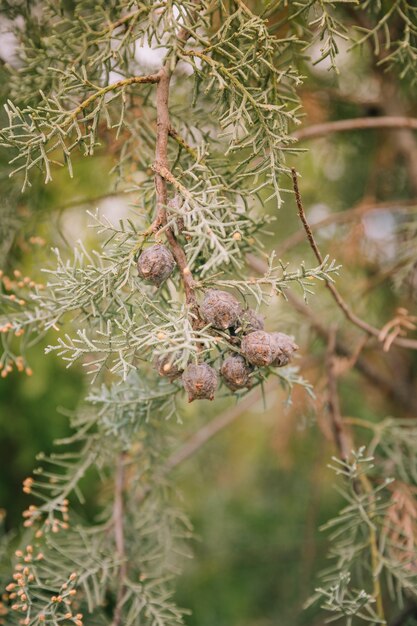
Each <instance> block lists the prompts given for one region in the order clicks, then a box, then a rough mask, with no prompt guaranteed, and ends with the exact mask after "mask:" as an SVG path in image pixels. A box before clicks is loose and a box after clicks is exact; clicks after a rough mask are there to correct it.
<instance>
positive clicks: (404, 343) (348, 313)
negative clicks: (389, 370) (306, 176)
mask: <svg viewBox="0 0 417 626" xmlns="http://www.w3.org/2000/svg"><path fill="white" fill-rule="evenodd" d="M291 174H292V181H293V188H294V193H295V200H296V203H297V207H298V216H299V218H300V220H301V223H302V225H303V227H304V230H305V232H306V235H307V239H308V241H309V244H310V247H311V249H312V250H313V252H314V254H315V255H316V258H317V260H318V261H319V262H320V263H323V257H322V255H321V252H320V249H319V247H318V245H317V243H316V240H315V238H314V235H313V231H312V230H311V228H310V226H309V223H308V221H307V218H306V214H305V211H304V207H303V202H302V199H301V194H300V190H299V187H298V178H297V172H296V170H295V169H294V168H292V169H291ZM324 280H325V282H326V287H327V289H328V290H329V291H330V293H331V294H332V296H333V299H334V301H335V302H336V304H337V305H338V307H339V308H340V309H341V310H342V312H343V314H344V315H345V317H346V318H347V319H348V320H349V321H350V322H352V324H354V325H355V326H357V327H358V328H360V329H361V330H363V331H365V332H366V333H368V335H371V336H373V337H376V338H377V339H379V338H380V336H381V330H380V329H378V328H375V327H374V326H372V325H371V324H369V323H368V322H365V321H364V320H362V319H361V318H360V317H358V316H357V315H356V314H355V313H353V311H352V310H351V309H350V307H349V305H348V304H347V302H345V300H344V299H343V298H342V296H341V295H340V293H339V292H338V290H337V289H336V287H335V286H334V284H333V283H332V282H330V281H329V280H326V279H324ZM392 344H393V345H397V346H400V347H402V348H410V349H412V350H417V340H415V339H405V338H402V337H396V338H395V339H394V340H393V341H392Z"/></svg>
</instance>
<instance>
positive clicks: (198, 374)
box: [182, 363, 218, 402]
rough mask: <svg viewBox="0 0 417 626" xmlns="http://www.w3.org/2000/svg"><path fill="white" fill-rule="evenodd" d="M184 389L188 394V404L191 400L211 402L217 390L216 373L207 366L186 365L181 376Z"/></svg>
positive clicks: (202, 364) (201, 364) (203, 364)
mask: <svg viewBox="0 0 417 626" xmlns="http://www.w3.org/2000/svg"><path fill="white" fill-rule="evenodd" d="M182 382H183V384H184V389H185V391H186V392H187V393H188V402H192V401H193V400H203V399H206V400H213V398H214V394H215V391H216V389H217V384H218V379H217V374H216V371H215V370H214V369H213V368H212V367H210V365H207V363H200V364H199V365H195V364H194V363H192V364H191V365H188V367H187V369H186V370H185V371H184V373H183V375H182Z"/></svg>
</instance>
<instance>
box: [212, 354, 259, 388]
mask: <svg viewBox="0 0 417 626" xmlns="http://www.w3.org/2000/svg"><path fill="white" fill-rule="evenodd" d="M251 372H253V367H251V366H250V365H249V364H248V363H246V361H245V359H244V358H243V356H241V355H240V354H231V355H230V356H228V357H227V358H226V359H225V360H224V361H223V365H222V367H221V370H220V373H221V375H222V378H223V380H224V383H225V384H226V385H227V386H228V387H229V389H231V390H232V391H237V390H238V389H243V388H244V387H249V386H250V384H251V379H250V374H251Z"/></svg>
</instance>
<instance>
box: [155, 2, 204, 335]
mask: <svg viewBox="0 0 417 626" xmlns="http://www.w3.org/2000/svg"><path fill="white" fill-rule="evenodd" d="M199 4H200V0H195V5H196V11H197V7H198V5H199ZM189 36H190V33H189V31H188V30H187V29H185V28H182V29H181V31H180V33H179V35H178V42H179V43H182V44H184V43H185V42H186V41H187V39H188V38H189ZM172 72H173V63H172V59H170V58H168V60H167V61H166V63H165V65H164V66H163V67H162V69H161V70H160V71H159V72H158V76H159V80H158V84H157V88H156V127H157V130H156V149H155V162H154V168H153V169H154V171H155V190H156V218H155V220H154V222H153V223H152V225H151V229H152V230H153V232H156V231H157V230H159V229H160V228H162V227H163V226H165V225H166V223H167V203H168V192H167V180H166V178H165V177H164V176H163V175H162V173H161V172H164V171H169V162H168V137H169V136H170V134H171V133H172V126H171V122H170V116H169V88H170V82H171V77H172ZM165 235H166V238H167V241H168V244H169V246H170V248H171V252H172V254H173V256H174V259H175V261H176V263H177V265H178V268H179V270H180V273H181V278H182V282H183V285H184V291H185V299H186V303H187V305H188V306H189V308H190V312H191V313H192V314H193V319H192V323H193V324H196V323H198V322H199V313H198V306H197V298H196V294H195V286H196V283H195V281H194V278H193V276H192V274H191V271H190V268H189V267H188V264H187V257H186V255H185V252H184V250H183V248H182V246H181V245H180V243H179V242H178V241H177V238H176V236H175V233H174V231H173V230H172V228H170V227H168V228H166V229H165Z"/></svg>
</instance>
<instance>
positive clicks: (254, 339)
mask: <svg viewBox="0 0 417 626" xmlns="http://www.w3.org/2000/svg"><path fill="white" fill-rule="evenodd" d="M240 349H241V351H242V354H243V356H244V357H245V359H246V360H247V361H249V363H251V364H252V365H258V366H260V367H262V366H266V365H271V363H272V362H273V360H274V358H275V351H274V339H273V336H272V335H271V334H270V333H267V332H265V331H264V330H256V331H254V332H253V333H250V334H249V335H246V336H245V337H243V339H242V344H241V347H240Z"/></svg>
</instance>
